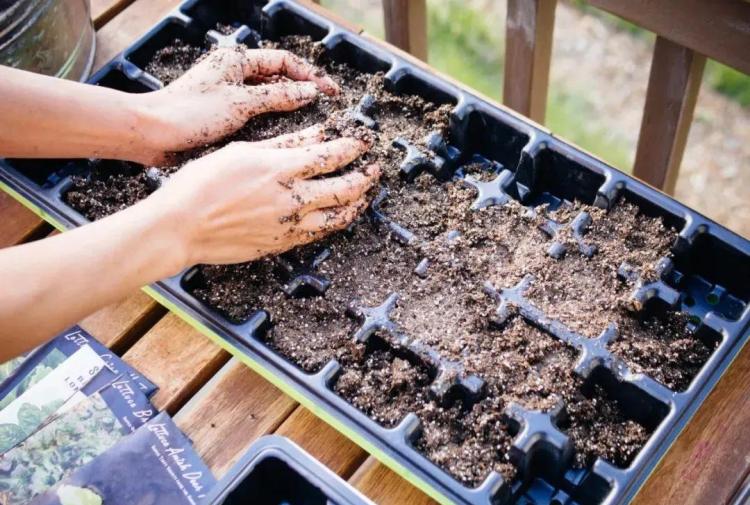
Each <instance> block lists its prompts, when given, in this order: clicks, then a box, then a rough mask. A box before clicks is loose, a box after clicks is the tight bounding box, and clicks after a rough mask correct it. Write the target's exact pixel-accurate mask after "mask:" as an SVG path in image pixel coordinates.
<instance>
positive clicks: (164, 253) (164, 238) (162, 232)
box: [127, 190, 194, 278]
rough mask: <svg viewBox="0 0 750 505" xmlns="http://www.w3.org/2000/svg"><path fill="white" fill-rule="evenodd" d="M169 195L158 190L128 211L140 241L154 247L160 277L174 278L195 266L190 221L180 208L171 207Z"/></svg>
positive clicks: (129, 219) (153, 251)
mask: <svg viewBox="0 0 750 505" xmlns="http://www.w3.org/2000/svg"><path fill="white" fill-rule="evenodd" d="M167 196H168V195H167V192H165V191H163V190H158V191H156V192H155V193H153V194H152V195H150V196H149V197H148V198H146V199H145V200H142V201H141V202H139V203H137V204H136V205H134V206H133V207H130V208H129V209H127V210H132V212H133V214H132V215H131V216H129V217H128V221H129V222H135V223H138V225H137V226H139V228H140V229H139V230H138V234H139V235H140V237H141V240H140V242H141V243H144V244H148V247H149V248H151V253H150V256H151V257H153V260H154V266H155V267H156V268H157V269H158V274H157V276H156V277H157V278H164V277H168V276H171V275H175V274H177V273H178V272H180V271H181V270H183V269H185V268H187V267H189V266H191V265H193V263H194V262H193V258H192V255H191V251H192V247H191V242H192V240H191V237H192V234H191V233H190V226H189V223H190V220H189V217H187V216H185V215H184V214H185V213H184V212H182V211H181V210H179V207H178V206H175V205H171V204H170V202H169V201H168V198H166V197H167Z"/></svg>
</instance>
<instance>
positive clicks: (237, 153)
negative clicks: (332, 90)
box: [147, 126, 380, 266]
mask: <svg viewBox="0 0 750 505" xmlns="http://www.w3.org/2000/svg"><path fill="white" fill-rule="evenodd" d="M368 148H369V146H368V145H367V144H365V143H364V142H362V141H359V140H355V139H353V138H340V139H336V140H332V141H329V142H323V128H322V127H321V126H314V127H311V128H308V129H306V130H302V131H301V132H298V133H296V134H291V135H284V136H281V137H277V138H275V139H270V140H266V141H262V142H233V143H231V144H229V145H227V146H226V147H223V148H222V149H219V150H217V151H214V152H213V153H211V154H209V155H207V156H204V157H202V158H199V159H197V160H195V161H192V162H190V163H188V164H187V165H185V166H184V167H183V168H182V169H180V171H179V172H177V173H175V174H174V175H173V176H171V177H170V179H169V180H168V182H166V183H165V184H164V185H163V187H162V188H160V189H159V190H157V191H156V192H155V193H154V194H153V195H151V196H150V197H149V198H148V199H147V201H149V200H151V203H152V204H154V205H155V207H156V209H158V210H157V211H156V212H166V213H168V214H170V215H171V216H173V219H172V220H174V221H175V222H178V223H180V225H179V227H180V230H179V232H178V233H179V236H180V237H181V240H180V242H181V243H182V246H183V249H184V251H186V253H185V261H184V265H183V266H189V265H193V264H196V263H239V262H243V261H250V260H254V259H258V258H261V257H263V256H267V255H270V254H278V253H281V252H283V251H286V250H289V249H291V248H293V247H295V246H297V245H301V244H305V243H308V242H312V241H314V240H317V239H320V238H321V237H323V236H325V235H326V234H328V233H330V232H332V231H335V230H339V229H342V228H345V227H346V226H347V225H348V224H349V223H350V222H352V221H353V220H354V219H355V218H356V217H357V216H358V215H359V214H360V213H361V212H362V211H363V210H364V209H365V207H366V206H367V201H366V199H365V193H366V192H367V190H368V189H369V188H370V187H371V186H372V185H373V184H374V183H375V182H376V181H377V179H378V178H379V176H380V170H379V169H378V168H377V167H376V166H370V167H368V168H367V169H366V171H365V172H364V173H363V172H360V171H352V172H349V173H347V174H345V175H341V176H337V177H329V178H319V179H311V178H312V177H315V176H318V175H323V174H328V173H331V172H335V171H336V170H338V169H339V168H341V167H343V166H345V165H347V164H349V163H350V162H352V161H353V160H355V159H356V158H358V157H359V156H360V155H361V154H363V153H364V152H365V151H366V150H367V149H368Z"/></svg>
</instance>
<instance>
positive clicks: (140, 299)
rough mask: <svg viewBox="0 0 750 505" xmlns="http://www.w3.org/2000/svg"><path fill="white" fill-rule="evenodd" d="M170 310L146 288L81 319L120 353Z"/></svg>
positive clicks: (82, 322) (92, 332) (94, 333)
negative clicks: (154, 298) (155, 299)
mask: <svg viewBox="0 0 750 505" xmlns="http://www.w3.org/2000/svg"><path fill="white" fill-rule="evenodd" d="M166 313H167V310H166V309H165V308H164V307H162V306H161V305H159V304H158V303H156V302H155V301H154V300H153V299H152V298H151V297H150V296H148V295H146V293H144V292H143V291H136V292H135V293H133V294H132V295H131V296H129V297H127V298H125V299H124V300H121V301H120V302H118V303H115V304H112V305H109V306H107V307H104V308H103V309H101V310H98V311H96V312H94V313H93V314H91V315H90V316H88V317H87V318H86V319H84V320H83V321H81V322H80V325H81V327H82V328H83V329H84V330H86V331H88V332H89V333H91V334H92V335H94V336H95V337H96V339H97V340H99V341H100V342H101V343H102V344H104V345H106V346H107V347H109V348H110V349H112V350H113V351H114V352H115V353H117V354H122V353H124V352H125V351H126V350H127V349H128V348H129V347H130V346H132V345H133V343H135V341H136V340H138V338H139V337H140V336H141V335H143V334H144V333H145V332H146V331H147V330H149V329H150V328H151V327H152V326H153V325H154V324H156V322H157V321H159V319H161V318H162V317H163V316H164V314H166Z"/></svg>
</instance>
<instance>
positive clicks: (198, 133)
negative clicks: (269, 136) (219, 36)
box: [134, 46, 339, 165]
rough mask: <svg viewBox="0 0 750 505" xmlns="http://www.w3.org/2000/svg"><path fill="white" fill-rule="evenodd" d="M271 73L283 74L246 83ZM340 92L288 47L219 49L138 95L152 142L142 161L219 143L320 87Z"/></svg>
mask: <svg viewBox="0 0 750 505" xmlns="http://www.w3.org/2000/svg"><path fill="white" fill-rule="evenodd" d="M273 76H282V77H284V79H281V80H279V81H277V82H274V83H271V84H258V85H247V84H245V83H246V82H248V81H251V82H264V81H266V80H267V79H268V78H269V77H273ZM338 91H339V89H338V86H337V85H336V83H334V82H333V80H332V79H331V78H330V77H329V76H327V75H326V74H325V72H323V71H322V70H320V69H318V68H316V67H314V66H312V65H310V64H309V63H307V62H306V61H304V60H303V59H302V58H299V57H298V56H295V55H294V54H292V53H290V52H288V51H283V50H276V49H247V48H244V47H241V46H236V47H222V48H218V49H216V50H214V51H213V52H211V53H210V54H209V55H208V56H207V57H206V58H204V59H203V60H202V61H200V62H199V63H198V64H196V65H195V66H194V67H193V68H191V69H190V70H188V71H187V72H186V73H185V74H184V75H182V76H181V77H180V78H178V79H176V80H175V81H174V82H172V83H171V84H169V85H168V86H166V87H165V88H164V89H161V90H158V91H154V92H151V93H145V94H142V95H134V99H135V100H138V101H139V108H140V110H141V111H142V114H143V116H144V117H146V118H148V119H147V120H146V131H145V132H144V133H146V135H145V137H146V139H148V140H147V141H148V143H149V144H150V145H151V148H150V149H144V150H143V154H142V155H141V156H140V157H141V158H142V159H141V160H139V161H141V162H142V163H144V164H149V165H159V164H163V163H165V162H168V160H169V156H170V154H171V153H174V152H177V151H183V150H187V149H191V148H195V147H200V146H204V145H207V144H211V143H213V142H216V141H217V140H219V139H221V138H223V137H225V136H227V135H229V134H231V133H233V132H234V131H236V130H238V129H239V128H240V127H242V126H243V125H244V124H245V122H247V120H248V119H250V118H251V117H253V116H256V115H258V114H262V113H265V112H272V111H276V112H286V111H292V110H296V109H298V108H300V107H302V106H304V105H307V104H308V103H310V102H312V101H313V100H315V98H316V97H317V96H318V94H319V93H320V92H323V93H326V94H329V95H335V94H337V93H338Z"/></svg>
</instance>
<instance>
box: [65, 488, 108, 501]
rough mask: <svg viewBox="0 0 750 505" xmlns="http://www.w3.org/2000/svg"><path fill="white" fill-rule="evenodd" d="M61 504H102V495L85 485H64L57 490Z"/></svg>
mask: <svg viewBox="0 0 750 505" xmlns="http://www.w3.org/2000/svg"><path fill="white" fill-rule="evenodd" d="M57 497H58V498H60V504H61V505H102V503H103V500H102V497H101V496H99V495H98V494H96V493H95V492H93V491H91V490H90V489H86V488H85V487H76V486H67V485H63V486H60V488H59V489H58V490H57Z"/></svg>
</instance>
